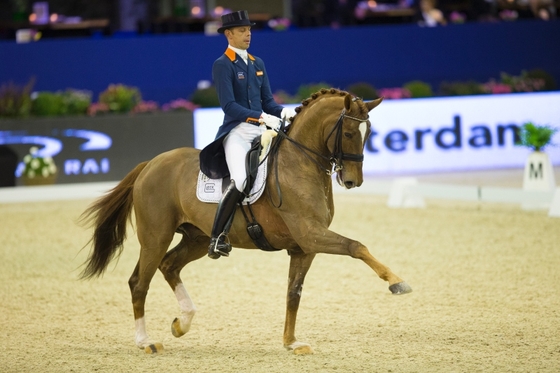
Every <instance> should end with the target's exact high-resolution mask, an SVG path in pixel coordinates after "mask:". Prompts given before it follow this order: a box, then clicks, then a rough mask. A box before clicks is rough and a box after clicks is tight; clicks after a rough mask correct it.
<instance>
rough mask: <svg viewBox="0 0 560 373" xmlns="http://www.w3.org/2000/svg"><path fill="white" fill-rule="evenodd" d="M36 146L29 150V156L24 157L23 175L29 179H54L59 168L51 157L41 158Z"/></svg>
mask: <svg viewBox="0 0 560 373" xmlns="http://www.w3.org/2000/svg"><path fill="white" fill-rule="evenodd" d="M38 151H39V149H38V148H37V147H36V146H33V147H31V149H29V154H27V155H26V156H25V157H23V165H24V168H23V171H22V173H21V175H22V176H23V177H25V178H27V179H49V178H50V179H54V178H55V177H56V172H57V168H56V165H55V163H54V160H53V159H52V158H51V157H40V156H39V155H38V154H37V153H38Z"/></svg>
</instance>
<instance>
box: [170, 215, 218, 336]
mask: <svg viewBox="0 0 560 373" xmlns="http://www.w3.org/2000/svg"><path fill="white" fill-rule="evenodd" d="M179 232H180V233H181V234H182V235H183V237H182V238H181V242H179V243H178V244H177V246H175V247H174V248H173V249H172V250H170V251H169V252H167V254H165V257H164V258H163V261H162V262H161V264H160V266H159V269H160V271H161V273H163V276H164V277H165V280H166V281H167V283H168V284H169V286H171V289H172V290H173V292H174V293H175V297H177V303H178V304H179V310H180V311H181V315H180V316H179V317H176V318H175V320H173V322H172V323H171V333H172V334H173V335H174V336H175V337H177V338H178V337H181V336H183V335H184V334H185V333H187V332H188V331H189V329H190V327H191V323H192V319H193V317H194V314H195V313H196V307H195V305H194V303H193V301H192V300H191V298H190V296H189V294H188V293H187V289H186V288H185V286H184V285H183V282H182V281H181V277H180V273H181V269H182V268H183V267H184V266H185V265H187V264H188V263H190V262H192V261H195V260H197V259H200V258H202V257H203V256H205V255H206V253H207V251H208V240H209V238H208V236H206V235H205V234H204V233H202V232H201V231H200V230H198V228H195V227H193V226H182V227H180V229H179Z"/></svg>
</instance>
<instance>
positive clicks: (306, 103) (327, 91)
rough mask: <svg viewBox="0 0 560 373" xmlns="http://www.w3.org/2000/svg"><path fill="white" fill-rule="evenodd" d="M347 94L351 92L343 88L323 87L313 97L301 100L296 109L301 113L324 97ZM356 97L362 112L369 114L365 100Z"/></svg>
mask: <svg viewBox="0 0 560 373" xmlns="http://www.w3.org/2000/svg"><path fill="white" fill-rule="evenodd" d="M347 94H349V93H348V92H347V91H343V90H341V89H337V88H322V89H321V90H319V91H317V92H315V93H313V94H312V95H311V97H308V98H306V99H305V100H303V101H302V102H301V106H298V107H296V108H295V109H294V110H295V111H296V113H298V114H299V113H301V112H302V111H303V110H305V109H306V108H308V107H310V106H312V105H313V104H314V103H315V102H317V101H320V100H321V99H323V98H326V97H332V96H340V97H344V96H346V95H347ZM354 98H355V102H356V103H357V104H358V107H359V109H360V114H363V115H367V113H368V109H367V107H366V105H365V104H364V102H363V101H362V99H361V98H358V97H355V96H354ZM296 118H297V117H296Z"/></svg>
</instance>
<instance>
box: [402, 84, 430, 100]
mask: <svg viewBox="0 0 560 373" xmlns="http://www.w3.org/2000/svg"><path fill="white" fill-rule="evenodd" d="M403 88H405V89H408V91H409V92H410V96H411V97H412V98H421V97H432V96H433V95H434V92H433V91H432V86H431V85H429V84H428V83H425V82H422V81H420V80H413V81H411V82H408V83H406V84H405V85H404V86H403Z"/></svg>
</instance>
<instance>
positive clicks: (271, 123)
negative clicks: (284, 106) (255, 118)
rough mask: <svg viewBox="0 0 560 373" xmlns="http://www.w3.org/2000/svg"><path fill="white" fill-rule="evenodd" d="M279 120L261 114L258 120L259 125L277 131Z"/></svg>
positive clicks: (272, 116)
mask: <svg viewBox="0 0 560 373" xmlns="http://www.w3.org/2000/svg"><path fill="white" fill-rule="evenodd" d="M280 122H281V119H280V118H278V117H275V116H274V115H270V114H267V113H262V114H261V117H260V118H259V123H263V124H264V125H265V126H267V127H268V128H270V129H272V130H275V131H278V130H279V129H280Z"/></svg>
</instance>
